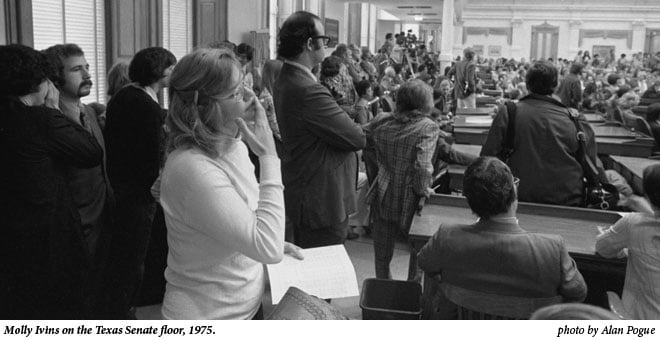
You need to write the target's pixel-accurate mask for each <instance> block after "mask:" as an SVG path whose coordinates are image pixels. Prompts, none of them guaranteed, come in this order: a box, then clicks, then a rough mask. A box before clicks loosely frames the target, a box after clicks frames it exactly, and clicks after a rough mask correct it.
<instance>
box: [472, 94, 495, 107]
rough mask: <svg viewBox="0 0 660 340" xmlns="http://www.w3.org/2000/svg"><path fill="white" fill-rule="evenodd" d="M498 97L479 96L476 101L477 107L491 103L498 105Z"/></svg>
mask: <svg viewBox="0 0 660 340" xmlns="http://www.w3.org/2000/svg"><path fill="white" fill-rule="evenodd" d="M496 100H497V99H496V98H495V97H489V96H485V97H477V99H476V102H477V107H486V106H489V105H496V104H497V101H496Z"/></svg>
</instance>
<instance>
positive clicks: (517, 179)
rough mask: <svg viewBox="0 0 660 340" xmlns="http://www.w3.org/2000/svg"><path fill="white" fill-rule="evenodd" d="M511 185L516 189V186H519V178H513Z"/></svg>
mask: <svg viewBox="0 0 660 340" xmlns="http://www.w3.org/2000/svg"><path fill="white" fill-rule="evenodd" d="M513 185H515V186H516V188H517V187H518V185H520V178H518V177H514V178H513Z"/></svg>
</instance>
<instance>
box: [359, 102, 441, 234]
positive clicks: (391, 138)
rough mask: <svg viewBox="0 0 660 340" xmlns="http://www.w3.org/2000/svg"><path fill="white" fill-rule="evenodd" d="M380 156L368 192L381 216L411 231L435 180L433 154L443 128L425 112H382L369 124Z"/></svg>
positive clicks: (373, 205)
mask: <svg viewBox="0 0 660 340" xmlns="http://www.w3.org/2000/svg"><path fill="white" fill-rule="evenodd" d="M365 130H366V132H367V138H368V139H372V140H373V144H374V146H375V149H376V158H377V160H378V175H377V176H376V179H375V181H374V183H372V186H371V188H370V189H369V194H368V196H367V200H368V202H369V203H370V204H371V207H372V209H374V212H375V213H376V214H377V216H378V217H379V218H381V219H383V220H386V221H392V222H398V223H399V227H400V228H401V229H402V230H404V231H407V230H408V228H410V222H411V220H412V217H413V214H414V213H415V209H416V207H417V204H418V202H419V199H420V198H421V197H422V196H423V195H424V194H425V192H426V189H427V188H429V187H430V186H431V182H432V181H433V177H432V174H433V156H434V152H435V148H436V145H437V140H438V136H439V134H440V129H439V128H438V126H437V124H436V123H434V122H433V121H432V120H431V119H429V118H428V117H426V116H423V115H413V116H412V117H409V116H407V115H406V114H396V113H395V114H390V115H381V116H379V117H378V118H376V119H374V120H373V121H372V123H370V124H369V125H368V126H367V127H365Z"/></svg>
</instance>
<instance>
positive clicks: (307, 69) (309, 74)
mask: <svg viewBox="0 0 660 340" xmlns="http://www.w3.org/2000/svg"><path fill="white" fill-rule="evenodd" d="M284 62H285V63H287V64H289V65H291V66H294V67H297V68H299V69H301V70H303V71H305V73H306V74H307V75H308V76H310V77H311V78H312V79H313V80H314V82H317V81H318V80H317V79H316V76H314V73H312V70H310V69H309V68H307V67H306V66H305V65H303V64H300V63H297V62H295V61H291V60H285V61H284Z"/></svg>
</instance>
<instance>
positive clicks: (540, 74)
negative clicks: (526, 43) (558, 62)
mask: <svg viewBox="0 0 660 340" xmlns="http://www.w3.org/2000/svg"><path fill="white" fill-rule="evenodd" d="M525 83H526V84H527V89H528V90H529V92H531V93H535V94H540V95H550V94H552V93H553V92H554V90H555V87H557V68H555V66H554V65H553V64H552V63H551V62H549V61H545V60H540V61H537V62H535V63H534V64H532V67H530V68H529V70H528V71H527V76H526V77H525Z"/></svg>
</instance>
